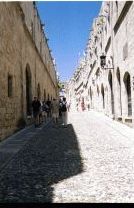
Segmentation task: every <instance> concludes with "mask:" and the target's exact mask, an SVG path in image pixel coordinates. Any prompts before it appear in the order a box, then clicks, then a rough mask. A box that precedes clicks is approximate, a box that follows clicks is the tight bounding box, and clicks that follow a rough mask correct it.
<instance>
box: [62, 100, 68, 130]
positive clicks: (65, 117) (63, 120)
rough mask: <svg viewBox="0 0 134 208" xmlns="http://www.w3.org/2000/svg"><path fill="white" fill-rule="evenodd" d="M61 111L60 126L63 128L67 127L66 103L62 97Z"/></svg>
mask: <svg viewBox="0 0 134 208" xmlns="http://www.w3.org/2000/svg"><path fill="white" fill-rule="evenodd" d="M61 111H62V125H63V126H64V127H67V101H66V98H65V97H63V101H62V105H61Z"/></svg>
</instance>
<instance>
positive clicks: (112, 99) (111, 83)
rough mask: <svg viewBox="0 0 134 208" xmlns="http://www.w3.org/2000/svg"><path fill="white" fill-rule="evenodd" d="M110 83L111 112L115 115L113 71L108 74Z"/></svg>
mask: <svg viewBox="0 0 134 208" xmlns="http://www.w3.org/2000/svg"><path fill="white" fill-rule="evenodd" d="M108 81H109V85H110V94H111V108H112V109H111V110H112V114H114V94H113V79H112V73H111V71H109V74H108Z"/></svg>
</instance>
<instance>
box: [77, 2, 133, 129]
mask: <svg viewBox="0 0 134 208" xmlns="http://www.w3.org/2000/svg"><path fill="white" fill-rule="evenodd" d="M133 19H134V3H133V2H131V1H105V2H103V3H102V7H101V9H100V12H99V15H98V17H97V18H95V19H94V21H93V25H92V30H91V32H90V34H89V39H88V43H87V47H86V50H85V56H84V63H85V64H84V65H83V66H82V67H81V66H80V65H79V66H78V68H77V70H76V71H75V75H74V76H73V79H74V80H75V81H74V86H75V87H74V88H75V91H76V94H79V97H81V98H82V100H84V105H85V108H86V109H88V108H87V106H88V107H90V109H94V110H97V111H101V112H104V113H105V114H106V115H108V116H110V117H111V118H114V119H116V120H119V121H122V122H123V123H127V124H129V125H131V126H134V93H133V90H134V58H133V57H134V39H133V37H134V24H133ZM102 55H104V57H103V58H104V61H105V62H106V63H105V65H104V66H102V65H103V63H102V62H101V59H100V57H102ZM79 68H80V69H79ZM80 71H82V72H83V71H84V74H85V76H84V75H82V76H80V77H79V80H80V81H79V87H78V84H77V77H78V76H79V74H80ZM81 74H83V73H81ZM82 82H83V85H82V90H81V93H79V92H78V91H79V88H80V85H81V83H82ZM76 99H77V98H76ZM80 104H81V102H79V105H80Z"/></svg>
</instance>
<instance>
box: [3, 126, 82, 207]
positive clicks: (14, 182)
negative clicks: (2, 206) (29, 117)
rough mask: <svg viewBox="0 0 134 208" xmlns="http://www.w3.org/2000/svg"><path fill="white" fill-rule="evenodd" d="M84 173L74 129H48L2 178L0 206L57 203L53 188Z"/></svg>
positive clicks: (42, 132) (5, 171) (24, 150)
mask: <svg viewBox="0 0 134 208" xmlns="http://www.w3.org/2000/svg"><path fill="white" fill-rule="evenodd" d="M82 169H83V165H82V161H81V156H80V150H79V145H78V141H77V136H76V134H75V132H74V129H73V126H72V125H71V124H69V125H68V126H67V128H63V127H61V126H58V127H53V126H52V125H49V126H47V127H44V128H43V129H42V130H41V131H40V133H38V134H37V135H36V136H35V137H33V138H32V139H31V140H30V142H29V143H28V144H27V145H26V146H25V147H24V148H23V149H22V150H21V151H20V152H19V153H18V154H17V155H16V157H15V158H14V159H13V160H12V161H11V162H10V164H9V166H8V167H7V168H6V169H5V170H4V171H3V172H2V175H0V184H1V185H0V202H24V203H25V202H53V188H52V185H53V184H55V183H58V182H60V181H62V180H63V179H67V178H69V177H72V176H75V175H77V174H80V173H81V172H82Z"/></svg>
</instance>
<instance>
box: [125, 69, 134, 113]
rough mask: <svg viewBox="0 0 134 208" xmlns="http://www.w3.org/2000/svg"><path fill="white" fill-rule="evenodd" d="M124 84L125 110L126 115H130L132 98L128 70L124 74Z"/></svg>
mask: <svg viewBox="0 0 134 208" xmlns="http://www.w3.org/2000/svg"><path fill="white" fill-rule="evenodd" d="M123 81H124V84H125V91H126V98H127V99H126V110H127V112H128V113H127V114H128V116H131V115H132V100H131V83H130V74H129V73H128V72H126V73H125V75H124V79H123Z"/></svg>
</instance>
